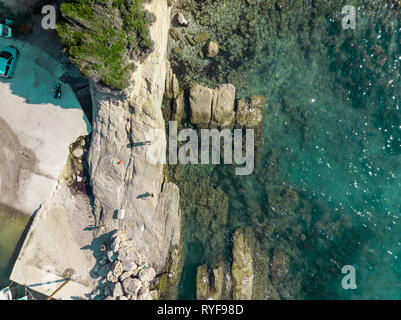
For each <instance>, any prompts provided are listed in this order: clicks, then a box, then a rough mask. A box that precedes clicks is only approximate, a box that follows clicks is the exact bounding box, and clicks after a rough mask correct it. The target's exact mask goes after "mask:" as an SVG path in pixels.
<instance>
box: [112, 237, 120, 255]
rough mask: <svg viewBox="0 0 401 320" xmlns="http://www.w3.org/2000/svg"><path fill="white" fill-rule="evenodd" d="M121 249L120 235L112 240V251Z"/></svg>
mask: <svg viewBox="0 0 401 320" xmlns="http://www.w3.org/2000/svg"><path fill="white" fill-rule="evenodd" d="M118 249H120V237H115V238H114V239H113V241H112V242H111V251H113V252H117V251H118Z"/></svg>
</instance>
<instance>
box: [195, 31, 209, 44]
mask: <svg viewBox="0 0 401 320" xmlns="http://www.w3.org/2000/svg"><path fill="white" fill-rule="evenodd" d="M209 38H210V34H209V32H201V33H198V34H197V35H195V36H194V38H193V39H194V41H195V42H196V43H202V42H206V41H207V40H209Z"/></svg>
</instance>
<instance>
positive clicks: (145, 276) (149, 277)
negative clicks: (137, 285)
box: [137, 267, 156, 287]
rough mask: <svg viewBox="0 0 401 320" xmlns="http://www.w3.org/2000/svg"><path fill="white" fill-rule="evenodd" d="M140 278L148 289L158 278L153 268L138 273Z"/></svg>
mask: <svg viewBox="0 0 401 320" xmlns="http://www.w3.org/2000/svg"><path fill="white" fill-rule="evenodd" d="M137 276H138V278H139V280H141V281H142V283H143V285H144V286H145V287H147V286H148V285H149V283H150V282H152V281H153V279H154V278H155V277H156V271H155V269H153V268H152V267H150V268H144V269H142V270H140V271H139V272H138V275H137Z"/></svg>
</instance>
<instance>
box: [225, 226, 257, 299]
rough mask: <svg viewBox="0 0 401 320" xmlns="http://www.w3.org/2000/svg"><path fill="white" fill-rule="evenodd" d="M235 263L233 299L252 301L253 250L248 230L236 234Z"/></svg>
mask: <svg viewBox="0 0 401 320" xmlns="http://www.w3.org/2000/svg"><path fill="white" fill-rule="evenodd" d="M232 254H233V263H232V267H231V274H232V278H233V299H234V300H251V299H252V290H253V278H254V275H253V262H252V250H251V245H250V243H249V240H248V237H247V236H246V230H243V229H239V230H236V231H235V233H234V247H233V252H232Z"/></svg>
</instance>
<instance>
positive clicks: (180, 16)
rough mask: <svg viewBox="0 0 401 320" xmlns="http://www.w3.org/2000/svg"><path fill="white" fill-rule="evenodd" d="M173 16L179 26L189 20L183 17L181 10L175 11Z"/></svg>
mask: <svg viewBox="0 0 401 320" xmlns="http://www.w3.org/2000/svg"><path fill="white" fill-rule="evenodd" d="M175 18H176V19H177V22H178V24H179V25H180V26H182V27H186V26H188V24H189V22H188V20H187V19H185V17H184V15H183V14H182V13H181V12H179V13H177V14H176V15H175Z"/></svg>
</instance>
